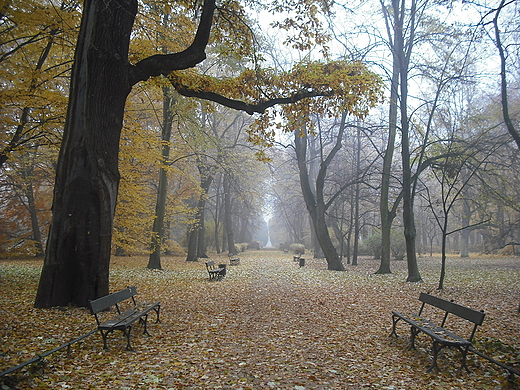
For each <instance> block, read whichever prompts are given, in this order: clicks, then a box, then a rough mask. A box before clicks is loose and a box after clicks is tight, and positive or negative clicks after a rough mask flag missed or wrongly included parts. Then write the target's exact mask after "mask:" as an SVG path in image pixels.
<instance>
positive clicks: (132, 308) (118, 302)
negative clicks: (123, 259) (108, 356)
mask: <svg viewBox="0 0 520 390" xmlns="http://www.w3.org/2000/svg"><path fill="white" fill-rule="evenodd" d="M136 295H137V288H136V287H134V286H133V287H127V288H125V289H123V290H121V291H118V292H115V293H112V294H109V295H106V296H104V297H101V298H98V299H94V300H92V301H89V303H88V306H89V309H90V312H91V313H92V314H93V315H94V316H95V317H96V322H97V325H98V330H99V332H100V333H101V337H102V338H103V348H104V349H108V346H107V336H108V334H109V333H111V332H113V331H114V330H120V331H122V332H123V334H124V335H125V336H126V349H127V350H128V351H133V350H134V349H133V348H132V345H131V343H130V335H131V331H132V326H133V325H134V323H135V322H137V321H139V322H140V323H142V324H143V327H144V331H143V334H146V335H148V336H150V333H148V329H147V322H148V314H149V313H150V312H151V311H154V312H155V314H156V316H157V319H156V321H155V323H158V322H161V321H160V319H159V312H160V310H161V302H160V301H157V302H153V303H139V304H138V303H137V301H136V299H135V296H136ZM112 307H115V310H116V315H115V316H112V314H111V313H110V314H108V313H106V312H107V311H109V310H110V309H111V308H112ZM110 316H111V317H110ZM107 318H108V319H107Z"/></svg>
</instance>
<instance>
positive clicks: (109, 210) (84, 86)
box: [35, 0, 137, 308]
mask: <svg viewBox="0 0 520 390" xmlns="http://www.w3.org/2000/svg"><path fill="white" fill-rule="evenodd" d="M119 4H120V6H118V7H108V6H106V4H105V2H103V1H95V0H93V1H85V5H84V11H83V19H82V22H81V29H80V34H79V37H78V44H77V47H76V54H75V59H74V67H73V71H72V79H71V87H70V98H69V108H68V112H67V119H66V124H65V129H64V134H63V141H62V146H61V149H60V155H59V159H58V166H57V173H56V182H55V190H54V204H53V217H52V224H51V228H50V232H49V240H48V245H47V256H46V258H45V263H44V266H43V270H42V274H41V277H40V284H39V286H38V293H37V296H36V301H35V306H36V307H39V308H44V307H52V306H65V305H69V304H73V305H76V306H86V305H87V303H88V300H89V299H95V298H97V297H99V296H102V295H106V294H108V292H109V262H110V246H111V239H112V222H113V215H114V210H115V205H116V198H117V189H118V184H119V172H118V152H119V137H120V133H121V128H122V122H123V112H124V107H125V102H126V98H127V96H128V94H129V92H130V90H131V83H130V81H129V65H128V62H127V58H128V46H129V39H130V32H131V30H132V24H133V21H134V18H135V14H136V12H137V2H136V1H120V2H119ZM114 26H117V28H114Z"/></svg>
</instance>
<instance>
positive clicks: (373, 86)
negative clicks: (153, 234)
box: [35, 0, 380, 307]
mask: <svg viewBox="0 0 520 390" xmlns="http://www.w3.org/2000/svg"><path fill="white" fill-rule="evenodd" d="M289 3H291V2H289ZM294 3H295V4H297V8H296V9H295V11H294V12H296V13H297V18H295V20H296V21H298V23H300V24H301V25H302V26H305V28H309V27H312V23H317V26H318V24H319V12H318V11H322V10H324V11H327V8H328V6H329V5H330V4H329V3H328V2H314V1H310V0H309V1H305V2H296V1H295V2H294ZM168 4H170V5H171V12H175V13H177V14H183V15H185V14H189V15H190V17H193V19H195V20H197V21H198V26H197V29H196V32H195V34H194V37H193V40H192V41H191V43H190V44H188V45H187V46H186V47H185V48H183V49H180V50H179V51H176V52H170V53H162V52H161V51H159V52H158V53H157V54H154V55H151V56H148V57H145V58H142V59H139V60H138V61H137V62H133V61H132V60H131V59H130V58H129V47H130V41H131V39H132V31H133V27H134V21H135V18H136V14H137V11H138V5H139V3H138V1H137V0H85V2H84V9H83V17H82V21H81V28H80V33H79V37H78V43H77V46H76V53H75V58H74V66H73V71H72V80H71V85H70V97H69V106H68V112H67V119H66V124H65V129H64V134H63V142H62V146H61V150H60V156H59V160H58V166H57V174H56V182H55V190H54V207H53V220H52V224H51V228H50V233H49V241H48V245H47V254H46V258H45V262H44V266H43V270H42V274H41V277H40V284H39V287H38V293H37V297H36V302H35V306H36V307H51V306H58V305H69V304H74V305H78V306H85V305H86V304H87V302H88V300H89V299H94V298H96V297H99V296H102V295H106V294H107V293H108V292H109V262H110V248H111V243H112V227H113V216H114V211H115V205H116V199H117V194H118V185H119V172H118V155H119V140H120V135H121V129H122V125H123V116H124V111H125V104H126V100H127V97H128V94H129V93H130V91H131V90H132V87H133V86H134V85H136V84H137V83H139V82H142V81H145V80H148V79H149V78H151V77H156V76H161V75H162V76H170V77H171V82H172V84H173V86H174V87H175V88H176V89H177V91H179V92H180V93H181V94H183V95H185V96H193V97H200V98H205V99H208V100H212V101H215V102H217V103H221V104H225V105H227V106H229V107H232V108H236V109H240V110H243V111H246V112H248V113H254V112H259V113H266V114H267V115H265V114H264V116H263V117H262V119H261V120H260V121H259V122H260V123H259V126H258V129H260V130H259V132H255V133H252V135H251V139H252V140H254V141H256V142H259V140H260V139H264V138H265V139H267V140H268V141H269V139H270V138H271V137H272V131H273V130H271V127H270V126H273V125H276V123H275V120H276V119H277V117H276V116H275V113H273V112H272V111H271V109H272V108H273V107H274V106H275V105H280V104H282V105H283V104H284V103H298V104H297V105H294V106H293V109H290V108H286V107H287V106H283V108H282V109H280V110H279V113H281V114H283V115H285V118H284V119H283V121H284V122H286V123H287V124H288V125H289V126H297V125H298V126H299V125H301V124H302V121H301V118H305V117H306V116H307V115H300V114H297V113H293V112H292V110H306V111H305V112H310V111H311V110H319V111H320V112H332V111H336V110H341V111H349V112H352V113H357V114H360V115H361V114H363V113H364V112H365V110H366V107H367V106H368V105H370V104H373V103H375V102H376V101H377V100H378V99H379V84H380V82H379V78H378V77H377V76H375V75H373V74H372V73H370V72H368V71H367V69H366V68H364V67H363V66H362V65H361V64H346V63H343V62H335V63H332V64H330V65H328V64H325V63H314V62H309V63H306V64H302V65H300V66H296V67H295V68H294V69H293V70H292V72H289V73H287V74H281V75H277V74H276V72H264V71H262V70H261V69H254V71H251V72H248V73H244V76H242V79H241V83H240V84H236V83H234V82H233V81H232V80H229V83H230V84H231V85H232V86H231V87H229V86H228V84H227V83H226V81H227V80H223V81H222V83H216V84H214V83H213V82H207V79H206V78H201V79H200V80H201V81H200V82H199V81H198V76H195V77H193V76H191V75H190V74H188V75H184V74H183V75H180V74H179V72H180V71H182V70H186V69H191V68H194V67H196V66H197V64H199V63H201V62H203V61H204V60H205V58H206V47H207V46H208V45H209V44H210V42H211V41H212V40H214V41H215V42H218V43H223V42H224V43H232V44H229V45H227V46H226V47H228V48H229V49H226V50H227V51H228V52H227V53H225V54H227V55H228V54H229V53H231V52H234V53H235V54H236V56H237V57H242V58H245V57H246V56H249V58H252V57H254V56H253V54H254V53H253V50H252V45H251V42H252V36H251V32H250V31H251V30H250V29H249V28H248V26H247V24H246V23H245V21H247V17H246V13H245V8H244V4H242V3H239V2H238V1H233V0H228V1H222V2H218V3H217V0H204V1H203V2H202V3H201V2H199V1H196V2H185V1H183V0H177V1H172V2H169V3H168ZM288 5H289V4H287V3H286V2H284V3H279V2H277V1H273V2H272V3H271V4H270V6H271V7H272V9H273V10H274V11H279V10H280V9H284V8H285V7H286V6H288ZM298 23H296V22H295V23H294V24H298ZM289 24H290V23H289ZM179 28H180V29H182V28H183V26H180V27H179ZM309 31H319V29H314V30H309ZM313 34H314V33H313ZM303 37H304V38H305V39H308V40H310V41H312V40H313V41H316V38H317V37H321V34H315V36H312V34H305V33H304V36H303ZM297 38H298V37H297ZM297 38H296V39H297ZM296 42H302V44H304V43H305V40H300V39H297V40H296ZM174 72H175V73H174ZM172 73H173V74H172ZM334 77H341V80H334ZM237 87H239V88H240V89H243V93H242V92H240V91H239V90H234V89H233V88H237ZM228 94H230V95H229V96H228ZM268 109H270V110H269V111H266V110H268ZM305 112H304V113H305ZM304 121H305V120H304ZM255 137H257V138H255Z"/></svg>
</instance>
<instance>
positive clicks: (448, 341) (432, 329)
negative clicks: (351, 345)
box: [390, 293, 485, 372]
mask: <svg viewBox="0 0 520 390" xmlns="http://www.w3.org/2000/svg"><path fill="white" fill-rule="evenodd" d="M419 301H421V302H422V305H421V308H420V310H419V313H418V314H417V315H406V314H401V313H399V312H397V311H392V323H393V324H392V333H390V336H395V337H397V333H396V325H397V323H398V322H399V321H400V320H403V321H404V322H406V323H407V324H409V325H410V332H411V335H410V349H415V338H416V336H417V335H418V334H419V333H421V332H422V333H424V334H426V335H428V336H430V337H431V339H432V354H433V364H432V366H431V367H430V368H429V369H428V372H430V371H431V370H433V369H436V370H438V369H439V367H438V365H437V356H438V355H439V352H440V351H441V350H442V349H443V348H444V347H454V348H457V349H459V350H460V352H461V355H462V358H461V363H462V364H461V367H460V368H461V369H462V368H464V369H465V370H466V371H469V369H468V367H467V365H466V357H467V354H468V351H469V350H470V348H471V346H472V340H473V336H474V335H475V332H476V331H477V327H478V326H479V325H481V324H482V322H483V321H484V317H485V314H484V313H483V312H482V311H477V310H473V309H470V308H468V307H465V306H461V305H458V304H456V303H453V302H452V301H447V300H445V299H442V298H438V297H435V296H433V295H430V294H426V293H421V294H420V296H419ZM426 305H429V306H432V307H435V308H437V309H440V310H441V311H444V314H443V319H442V322H441V324H440V325H437V324H435V323H433V322H432V321H430V320H428V319H426V318H425V317H423V316H422V314H423V310H424V308H425V306H426ZM448 314H453V315H454V316H457V317H459V318H462V319H464V320H467V321H469V322H470V323H472V326H471V327H470V328H471V331H470V333H469V337H467V338H464V337H461V336H459V335H458V334H455V333H454V332H451V331H449V330H446V329H445V327H446V320H447V318H448ZM468 331H469V329H468Z"/></svg>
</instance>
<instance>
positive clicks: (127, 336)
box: [123, 326, 135, 352]
mask: <svg viewBox="0 0 520 390" xmlns="http://www.w3.org/2000/svg"><path fill="white" fill-rule="evenodd" d="M123 333H124V334H125V336H126V350H127V351H132V352H135V349H133V348H132V344H130V335H131V333H132V327H131V326H129V327H128V328H125V329H124V330H123Z"/></svg>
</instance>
